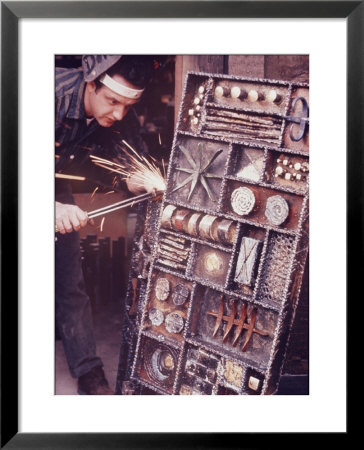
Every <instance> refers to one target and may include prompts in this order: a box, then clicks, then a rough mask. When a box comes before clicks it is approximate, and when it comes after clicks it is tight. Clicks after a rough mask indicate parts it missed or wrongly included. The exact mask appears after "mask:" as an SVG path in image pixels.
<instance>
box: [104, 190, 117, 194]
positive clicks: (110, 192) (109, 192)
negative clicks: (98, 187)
mask: <svg viewBox="0 0 364 450" xmlns="http://www.w3.org/2000/svg"><path fill="white" fill-rule="evenodd" d="M114 192H115V191H108V192H105V194H104V195H108V194H113V193H114Z"/></svg>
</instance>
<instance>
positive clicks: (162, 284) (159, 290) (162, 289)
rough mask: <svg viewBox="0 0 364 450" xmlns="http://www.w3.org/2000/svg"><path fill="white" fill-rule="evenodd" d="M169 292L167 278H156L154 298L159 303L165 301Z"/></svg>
mask: <svg viewBox="0 0 364 450" xmlns="http://www.w3.org/2000/svg"><path fill="white" fill-rule="evenodd" d="M169 292H170V286H169V281H168V280H167V278H158V280H157V284H156V286H155V296H156V297H157V299H158V300H160V301H161V302H164V301H165V300H167V298H168V296H169Z"/></svg>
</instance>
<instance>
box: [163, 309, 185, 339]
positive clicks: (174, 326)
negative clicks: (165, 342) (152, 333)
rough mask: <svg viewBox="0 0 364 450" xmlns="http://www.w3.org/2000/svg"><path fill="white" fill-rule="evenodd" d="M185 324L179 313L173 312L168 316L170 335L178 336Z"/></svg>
mask: <svg viewBox="0 0 364 450" xmlns="http://www.w3.org/2000/svg"><path fill="white" fill-rule="evenodd" d="M184 325H185V322H184V320H183V317H181V316H180V315H179V314H178V313H177V312H172V313H170V314H168V315H167V317H166V320H165V326H166V330H167V331H168V332H169V333H173V334H178V333H180V332H181V331H182V330H183V327H184Z"/></svg>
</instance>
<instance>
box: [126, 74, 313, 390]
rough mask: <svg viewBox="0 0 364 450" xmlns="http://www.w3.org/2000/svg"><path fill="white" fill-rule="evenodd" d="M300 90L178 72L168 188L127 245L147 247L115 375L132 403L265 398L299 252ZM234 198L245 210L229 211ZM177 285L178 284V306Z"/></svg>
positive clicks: (274, 373) (304, 124)
mask: <svg viewBox="0 0 364 450" xmlns="http://www.w3.org/2000/svg"><path fill="white" fill-rule="evenodd" d="M239 93H240V94H239ZM308 93H309V86H308V84H304V83H290V82H285V81H278V80H265V79H247V78H241V77H236V76H225V75H214V74H205V73H196V72H189V73H188V75H187V77H186V80H185V84H184V89H183V95H182V102H181V107H180V111H179V116H178V122H177V128H176V132H175V136H174V141H173V146H172V151H171V156H170V161H169V165H168V173H167V191H166V193H165V195H164V198H163V200H162V202H161V204H155V203H154V204H153V205H151V204H149V205H148V206H147V211H146V212H144V213H143V216H144V217H143V219H144V218H145V222H144V229H145V231H144V234H143V233H141V234H140V235H139V236H136V239H135V241H137V239H139V240H138V242H139V247H138V248H139V250H138V251H137V252H135V253H138V254H139V255H140V242H141V241H143V239H144V240H146V241H148V242H147V243H148V245H147V246H148V248H149V250H150V254H149V255H148V257H147V258H148V263H149V264H148V270H147V273H144V274H143V275H142V274H140V273H138V269H137V265H136V264H134V265H133V261H132V270H131V272H132V273H133V275H132V276H131V278H130V281H131V279H132V278H133V277H137V278H138V283H139V291H138V314H137V315H136V317H135V318H134V320H132V321H133V330H134V340H129V345H130V346H131V347H132V349H131V350H130V351H129V354H128V355H129V357H128V359H127V361H125V360H121V362H120V367H122V366H123V365H125V364H126V365H127V370H124V371H121V370H120V369H119V378H120V377H121V376H124V378H123V379H122V380H120V379H119V382H123V381H127V382H130V381H131V383H132V384H133V387H134V391H133V392H134V393H135V394H138V393H139V394H140V393H141V394H143V393H145V392H146V391H145V389H147V390H148V393H152V392H154V393H155V394H163V395H182V394H183V395H198V394H200V395H233V394H238V395H265V394H274V393H275V391H276V389H277V386H278V382H279V377H280V372H281V370H282V366H283V361H284V356H285V350H286V346H287V342H288V337H289V332H290V328H291V326H292V323H293V318H294V313H295V309H296V306H297V299H298V294H299V291H300V282H301V279H302V273H303V267H304V263H305V259H306V256H307V251H308V234H307V232H306V231H305V230H307V226H308V193H309V190H308V186H309V169H308V162H309V156H308V117H307V116H308ZM233 94H234V95H233ZM237 94H239V95H240V96H238V95H237ZM298 95H299V96H300V97H299V99H302V98H303V100H300V101H298V100H297V98H298V97H297V96H298ZM277 97H279V99H278V101H276V100H277ZM295 99H296V100H295ZM299 103H302V105H303V106H304V107H302V108H301V110H300V111H296V110H295V109H294V108H293V105H296V104H299ZM305 105H306V106H307V108H306V106H305ZM216 118H217V119H216ZM220 125H221V126H220ZM272 130H273V131H272ZM272 136H274V138H272ZM297 136H298V138H299V139H298V138H297ZM290 141H291V142H290ZM291 144H292V145H291ZM277 167H279V168H278V169H277ZM297 174H298V176H297ZM236 192H237V193H236ZM241 193H244V194H245V193H248V197H249V199H250V200H249V201H250V202H251V203H250V204H248V205H246V203H245V202H246V199H245V198H244V196H243V197H242V198H241V199H240V198H239V202H240V203H239V204H238V203H237V204H236V205H234V204H233V202H234V201H235V200H234V199H235V198H238V197H239V195H240V194H241ZM268 199H271V200H272V201H268ZM236 202H238V200H236ZM270 203H271V206H270ZM269 208H271V210H268V209H269ZM272 217H273V218H274V220H273V219H272ZM277 217H278V219H277ZM186 243H187V245H186ZM242 247H243V249H242ZM186 249H188V251H187V250H186ZM252 249H254V255H251V257H250V255H249V254H248V253H249V251H251V250H252ZM161 256H163V258H167V259H166V260H164V262H163V261H161ZM166 261H167V263H166ZM237 266H238V267H239V270H240V271H242V272H241V273H243V275H240V276H238V275H237ZM138 267H140V264H139V266H138ZM144 271H145V264H144ZM161 277H163V278H165V279H166V280H167V281H166V283H169V284H168V286H170V289H171V291H170V292H168V293H167V294H168V295H167V300H163V301H160V300H158V295H156V283H157V281H158V279H159V278H161ZM244 282H245V284H244ZM177 285H179V286H181V285H182V286H183V285H185V286H188V292H189V294H188V301H187V300H186V302H185V304H184V305H182V306H181V305H178V302H177V305H176V304H175V303H173V298H174V297H173V295H177V294H176V293H174V294H173V290H175V289H176V286H177ZM157 294H158V293H157ZM178 295H179V294H178ZM134 296H135V292H134ZM131 298H132V295H131V291H130V289H129V291H128V294H127V302H126V303H127V304H130V302H131ZM182 300H183V299H182ZM182 300H181V302H182ZM162 303H163V304H162ZM151 309H153V311H152V312H151ZM156 309H157V310H158V311H157V313H158V314H157V313H156V312H155V310H156ZM150 314H157V317H158V318H160V320H161V321H163V320H164V321H165V320H166V317H167V316H168V320H169V322H168V323H167V325H166V324H165V323H164V325H161V324H160V321H156V322H155V323H154V324H153V323H151V320H150ZM153 317H154V316H153ZM128 320H129V321H130V317H129V318H128ZM158 320H159V319H158ZM168 327H169V328H168ZM166 330H167V331H166ZM163 358H164V359H165V361H164V360H163ZM210 359H211V361H213V362H214V363H213V364H214V365H215V366H216V367H215V366H214V368H213V369H212V368H211V367H210V366H209V362H208V361H209V360H210ZM163 361H164V362H163ZM158 364H159V365H158ZM211 364H212V363H211ZM156 367H159V369H158V368H156ZM153 368H154V369H153ZM164 380H168V381H164Z"/></svg>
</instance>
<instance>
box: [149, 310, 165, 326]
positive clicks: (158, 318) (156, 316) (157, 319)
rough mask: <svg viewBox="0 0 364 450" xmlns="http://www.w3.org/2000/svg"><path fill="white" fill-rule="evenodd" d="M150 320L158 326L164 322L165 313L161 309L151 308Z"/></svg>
mask: <svg viewBox="0 0 364 450" xmlns="http://www.w3.org/2000/svg"><path fill="white" fill-rule="evenodd" d="M148 316H149V320H150V321H151V322H152V325H154V326H156V327H158V326H159V325H161V324H162V323H163V322H164V314H163V312H162V311H161V310H160V309H157V308H151V309H150V310H149V314H148Z"/></svg>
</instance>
